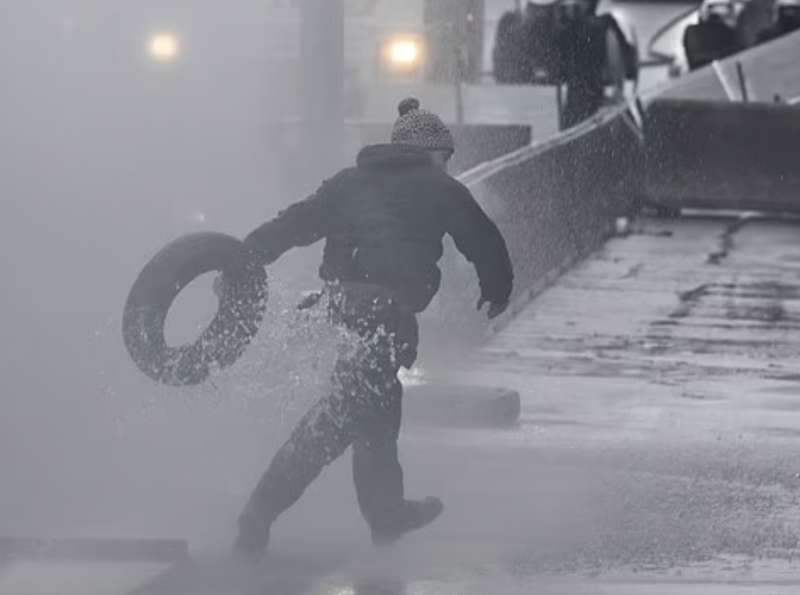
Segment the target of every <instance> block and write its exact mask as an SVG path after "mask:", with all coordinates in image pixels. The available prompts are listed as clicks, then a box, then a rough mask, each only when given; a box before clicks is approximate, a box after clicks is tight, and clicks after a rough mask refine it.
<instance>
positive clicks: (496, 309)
mask: <svg viewBox="0 0 800 595" xmlns="http://www.w3.org/2000/svg"><path fill="white" fill-rule="evenodd" d="M488 301H489V300H487V299H486V298H483V297H482V298H481V299H479V300H478V308H477V309H478V310H480V309H481V308H482V307H483V305H484V304H485V303H486V302H488ZM507 308H508V302H502V303H497V302H489V310H488V311H487V312H486V316H487V317H488V318H489V320H491V319H492V318H497V317H498V316H500V315H501V314H502V313H503V312H505V311H506V309H507Z"/></svg>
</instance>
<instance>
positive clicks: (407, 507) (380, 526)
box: [372, 496, 444, 546]
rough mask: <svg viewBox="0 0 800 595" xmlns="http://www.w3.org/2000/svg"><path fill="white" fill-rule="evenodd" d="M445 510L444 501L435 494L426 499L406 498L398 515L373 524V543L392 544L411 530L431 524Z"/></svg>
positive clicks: (379, 544)
mask: <svg viewBox="0 0 800 595" xmlns="http://www.w3.org/2000/svg"><path fill="white" fill-rule="evenodd" d="M443 510H444V504H442V501H441V500H439V498H434V497H433V496H430V497H428V498H425V499H424V500H406V501H405V502H404V503H403V506H402V508H401V509H400V511H398V514H397V515H396V516H393V517H392V518H390V519H385V520H384V521H383V522H381V523H376V524H375V525H373V527H372V543H373V544H375V545H377V546H383V545H390V544H392V543H394V542H395V541H397V540H398V539H400V538H401V537H402V536H403V535H405V534H406V533H408V532H409V531H414V530H415V529H421V528H422V527H424V526H426V525H429V524H430V523H432V522H433V521H435V520H436V518H437V517H438V516H439V515H440V514H442V511H443Z"/></svg>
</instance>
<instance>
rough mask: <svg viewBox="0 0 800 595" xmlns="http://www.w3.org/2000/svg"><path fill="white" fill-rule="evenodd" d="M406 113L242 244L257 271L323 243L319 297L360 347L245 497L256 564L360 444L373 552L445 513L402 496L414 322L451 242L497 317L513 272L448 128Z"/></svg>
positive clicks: (408, 108) (247, 539) (345, 352)
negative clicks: (312, 488) (276, 527)
mask: <svg viewBox="0 0 800 595" xmlns="http://www.w3.org/2000/svg"><path fill="white" fill-rule="evenodd" d="M398 111H399V114H400V115H399V118H398V119H397V121H396V122H395V124H394V127H393V130H392V134H391V143H388V144H381V145H373V146H368V147H365V148H364V149H362V150H361V152H360V153H359V155H358V157H357V160H356V165H355V167H351V168H348V169H345V170H343V171H341V172H339V173H338V174H337V175H335V176H334V177H333V178H331V179H330V180H328V181H326V182H324V183H323V184H322V186H321V187H320V188H319V189H318V190H317V191H316V193H315V194H313V195H312V196H311V197H309V198H307V199H305V200H303V201H300V202H298V203H295V204H294V205H292V206H290V207H289V208H287V209H286V210H284V211H283V212H281V213H280V214H279V215H278V216H277V217H276V218H274V219H273V220H271V221H269V222H267V223H265V224H264V225H262V226H260V227H259V228H257V229H256V230H255V231H253V232H252V233H251V234H250V235H249V236H248V237H247V238H246V239H245V246H246V248H247V253H248V254H249V256H248V257H247V258H246V259H245V260H247V261H248V262H251V263H252V262H254V263H256V264H257V265H268V264H269V263H272V262H274V261H275V260H276V259H278V258H279V257H280V256H281V255H282V254H283V253H284V252H286V251H287V250H289V249H290V248H293V247H299V246H308V245H311V244H313V243H315V242H317V241H319V240H322V239H325V242H326V243H325V248H324V253H323V258H322V264H321V266H320V269H319V275H320V277H321V279H322V280H323V281H324V290H323V292H322V293H321V297H320V302H321V303H322V304H326V305H327V315H328V317H329V319H330V321H331V322H332V323H334V324H336V325H339V326H340V327H343V328H344V329H345V330H346V331H347V332H349V333H350V334H352V335H353V336H354V337H355V338H356V339H357V340H356V341H355V342H354V345H353V346H351V347H349V348H343V349H342V351H341V353H340V355H339V357H338V359H337V362H336V365H335V368H334V372H333V377H332V390H331V393H330V394H329V395H328V396H326V397H324V398H322V399H321V400H320V401H318V402H317V403H316V404H315V405H314V406H313V407H312V408H311V410H310V411H309V412H308V413H307V414H306V415H305V416H304V417H303V418H302V419H301V420H300V422H299V423H298V424H297V427H296V428H295V429H294V431H293V432H292V434H291V436H290V437H289V439H288V441H287V442H286V443H285V444H284V445H283V446H282V447H281V448H280V449H279V450H278V452H277V454H276V455H275V456H274V458H273V459H272V462H271V463H270V465H269V467H268V469H267V470H266V472H265V473H264V475H263V476H262V477H261V479H260V481H259V482H258V485H257V486H256V488H255V490H254V492H253V493H252V495H251V496H250V498H249V500H248V501H247V503H246V505H245V508H244V510H243V512H242V513H241V515H240V517H239V521H238V525H239V533H238V537H237V540H236V542H235V546H234V549H235V551H236V552H238V553H239V554H241V555H242V556H244V557H245V558H246V559H250V560H252V559H256V560H257V559H258V558H259V557H261V556H262V555H263V554H264V552H265V550H266V548H267V546H268V543H269V534H270V526H271V525H272V523H273V522H274V521H275V520H276V518H277V517H278V516H279V515H280V514H281V513H282V512H284V511H285V510H286V509H288V508H289V507H290V506H291V505H292V504H293V503H294V502H295V501H297V500H298V499H299V498H300V496H301V495H302V493H303V492H304V490H305V489H306V487H307V486H308V485H309V484H310V483H311V482H312V481H313V480H314V479H315V478H316V477H317V476H318V475H319V473H320V472H321V470H322V469H323V468H324V467H325V466H326V465H328V464H329V463H331V462H332V461H334V460H335V459H336V458H338V457H339V456H340V455H341V454H342V453H343V452H344V451H345V450H346V449H347V448H348V447H349V446H352V457H353V480H354V483H355V488H356V496H357V501H358V505H359V508H360V510H361V513H362V516H363V517H364V519H365V520H366V522H367V524H368V526H369V528H370V530H371V536H372V541H373V543H374V544H376V545H385V544H390V543H392V542H394V541H395V540H397V539H399V538H400V537H401V536H402V535H404V534H405V533H407V532H408V531H411V530H414V529H418V528H421V527H424V526H425V525H427V524H429V523H430V522H432V521H433V520H434V519H436V518H437V517H438V516H439V515H440V513H441V512H442V510H443V504H442V502H441V501H440V500H439V499H438V498H434V497H428V498H425V499H423V500H409V499H406V498H405V495H404V491H403V472H402V469H401V466H400V463H399V461H398V452H397V440H398V434H399V430H400V422H401V398H402V386H401V384H400V381H399V380H398V378H397V373H398V371H399V369H400V367H406V368H409V367H410V366H411V365H412V364H413V363H414V361H415V359H416V350H417V339H418V328H417V321H416V316H415V315H416V314H417V313H419V312H422V311H423V310H424V309H425V308H426V307H427V306H428V304H429V303H430V301H431V300H432V299H433V297H434V295H435V294H436V293H437V291H438V289H439V284H440V276H441V274H440V271H439V269H438V267H437V264H436V263H437V261H438V260H439V258H440V257H441V256H442V239H443V236H444V235H445V234H449V235H450V236H451V237H452V238H453V240H454V242H455V245H456V247H457V248H458V250H459V251H460V252H461V253H463V254H464V256H465V257H466V258H467V259H468V260H469V261H471V262H472V263H473V265H474V267H475V269H476V271H477V275H478V279H479V282H480V289H481V297H480V300H479V302H478V309H479V310H480V309H481V307H482V306H483V305H484V304H485V303H487V302H488V304H489V308H488V311H487V314H488V316H489V317H490V318H493V317H495V316H498V315H499V314H501V313H502V312H503V311H504V310H505V309H506V307H507V304H508V300H509V296H510V294H511V290H512V282H513V273H512V266H511V262H510V259H509V255H508V251H507V248H506V244H505V241H504V239H503V237H502V235H501V234H500V232H499V230H498V228H497V227H496V225H495V224H494V223H493V222H492V221H491V220H490V219H489V218H488V217H487V215H486V214H485V213H484V211H483V210H482V209H481V208H480V206H479V205H478V203H477V202H476V201H475V200H474V198H473V197H472V195H471V194H470V192H469V190H467V188H466V187H464V186H463V185H462V184H460V183H459V182H458V181H456V180H455V179H453V178H452V177H450V176H448V175H447V173H446V167H447V161H448V160H449V158H450V157H451V155H452V154H453V152H454V143H453V137H452V135H451V133H450V131H449V130H448V128H447V127H446V126H445V125H444V124H443V123H442V121H441V120H440V119H439V117H438V116H436V115H435V114H433V113H431V112H429V111H426V110H423V109H421V108H420V103H419V101H418V100H416V99H414V98H408V99H406V100H404V101H402V102H401V103H400V105H399V107H398ZM309 305H310V304H309V303H307V304H305V306H309Z"/></svg>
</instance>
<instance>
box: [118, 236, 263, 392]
mask: <svg viewBox="0 0 800 595" xmlns="http://www.w3.org/2000/svg"><path fill="white" fill-rule="evenodd" d="M243 259H245V254H244V251H243V245H242V242H241V241H239V240H238V239H236V238H234V237H231V236H228V235H225V234H220V233H212V232H202V233H195V234H191V235H187V236H184V237H182V238H179V239H177V240H175V241H174V242H171V243H169V244H167V245H166V246H165V247H164V248H163V249H162V250H161V251H160V252H158V253H157V254H156V255H155V256H154V257H153V258H152V259H151V260H150V262H148V263H147V265H145V267H144V268H143V269H142V272H141V273H139V276H138V277H137V278H136V281H135V282H134V284H133V287H132V288H131V290H130V293H129V294H128V299H127V301H126V303H125V311H124V314H123V318H122V336H123V340H124V341H125V347H126V348H127V349H128V353H129V354H130V356H131V358H133V361H134V363H135V364H136V365H137V366H138V367H139V369H140V370H141V371H142V372H144V373H145V374H146V375H147V376H149V377H150V378H152V379H153V380H156V381H157V382H161V383H164V384H168V385H172V386H187V385H195V384H200V383H201V382H203V381H204V380H205V379H206V378H208V376H209V374H210V373H211V371H212V369H213V368H214V367H215V366H217V367H219V368H224V367H226V366H230V365H231V364H233V363H234V362H235V361H236V360H237V359H238V358H239V356H241V354H242V353H243V352H244V350H245V348H246V347H247V345H248V344H249V343H250V341H251V340H252V339H253V337H254V336H255V335H256V333H257V332H258V327H259V324H260V323H261V320H262V319H263V317H264V312H265V310H266V305H267V274H266V272H265V271H264V268H263V267H258V266H255V265H252V266H249V267H246V269H245V274H239V275H238V276H237V277H236V278H235V279H228V278H226V283H225V292H224V295H222V296H221V297H220V304H219V309H218V310H217V314H216V315H215V316H214V319H213V320H212V321H211V323H210V324H209V325H208V327H207V328H206V329H205V330H204V331H203V332H202V333H201V335H200V336H199V337H198V338H197V340H196V341H195V342H194V343H191V344H187V345H181V346H179V347H170V346H169V345H167V343H166V340H165V338H164V323H165V321H166V318H167V313H168V311H169V308H170V306H171V305H172V302H173V301H174V300H175V297H176V296H177V295H178V294H179V293H180V292H181V290H183V288H184V287H186V286H187V285H188V284H189V283H191V282H192V281H193V280H195V279H196V278H197V277H199V276H200V275H203V274H205V273H209V272H212V271H221V272H222V273H223V276H224V275H225V271H226V270H230V267H231V266H234V265H235V264H236V263H241V262H246V261H245V260H243Z"/></svg>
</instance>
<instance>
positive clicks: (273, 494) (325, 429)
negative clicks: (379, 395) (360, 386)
mask: <svg viewBox="0 0 800 595" xmlns="http://www.w3.org/2000/svg"><path fill="white" fill-rule="evenodd" d="M352 438H353V435H352V427H351V424H350V423H349V412H348V411H347V400H346V398H344V396H343V395H342V393H341V392H340V391H339V390H337V387H334V392H333V393H332V394H331V395H330V396H328V397H326V398H324V399H322V400H320V401H319V402H318V403H317V404H316V405H315V406H314V407H313V408H312V409H311V410H310V411H309V412H308V413H306V415H305V416H303V418H302V419H301V420H300V422H299V423H298V424H297V427H296V428H295V430H294V431H293V432H292V435H291V437H290V438H289V440H287V441H286V443H285V444H284V445H283V446H282V447H281V448H280V450H278V452H277V454H276V455H275V456H274V457H273V459H272V462H271V463H270V465H269V468H268V469H267V471H266V472H265V473H264V475H263V476H262V477H261V480H260V481H259V482H258V485H257V486H256V489H255V490H254V491H253V494H252V495H251V496H250V499H249V500H248V502H247V505H246V506H245V509H244V511H243V512H242V514H241V515H240V516H239V536H238V539H237V542H236V549H237V550H239V551H240V552H242V553H243V554H246V555H251V556H259V555H261V554H262V553H263V552H264V550H265V549H266V547H267V545H268V542H269V528H270V525H271V524H272V523H273V522H274V521H275V519H276V518H277V517H278V516H279V515H280V514H281V513H282V512H284V511H285V510H286V509H287V508H289V507H290V506H291V505H292V504H294V503H295V502H296V501H297V500H298V499H299V498H300V496H301V495H302V494H303V492H304V491H305V489H306V488H307V487H308V485H309V484H310V483H311V482H312V481H313V480H314V479H315V478H316V477H317V476H318V475H319V474H320V472H321V471H322V469H323V468H324V467H325V466H326V465H328V464H329V463H331V462H332V461H334V460H335V459H336V458H338V457H339V456H340V455H341V454H342V453H343V452H344V451H345V450H346V449H347V447H348V446H349V445H350V443H351V441H352Z"/></svg>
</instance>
